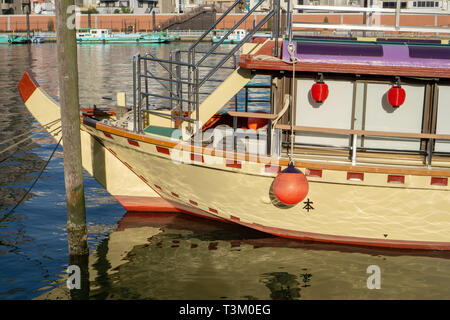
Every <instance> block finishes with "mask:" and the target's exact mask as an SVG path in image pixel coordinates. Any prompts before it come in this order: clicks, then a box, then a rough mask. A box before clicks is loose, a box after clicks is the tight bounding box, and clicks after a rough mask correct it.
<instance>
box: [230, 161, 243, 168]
mask: <svg viewBox="0 0 450 320" xmlns="http://www.w3.org/2000/svg"><path fill="white" fill-rule="evenodd" d="M226 165H227V167H230V168H237V169H241V168H242V164H241V163H240V162H239V161H237V160H227V164H226Z"/></svg>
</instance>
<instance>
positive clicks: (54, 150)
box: [0, 137, 62, 222]
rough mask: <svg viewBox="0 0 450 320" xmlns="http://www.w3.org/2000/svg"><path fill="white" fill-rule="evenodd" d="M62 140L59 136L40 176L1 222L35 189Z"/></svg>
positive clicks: (0, 219)
mask: <svg viewBox="0 0 450 320" xmlns="http://www.w3.org/2000/svg"><path fill="white" fill-rule="evenodd" d="M61 140H62V137H61V138H59V141H58V143H57V144H56V146H55V148H54V149H53V151H52V154H51V155H50V157H49V158H48V160H47V161H46V162H45V164H44V166H43V167H42V169H41V171H40V172H39V174H38V176H37V177H36V179H34V181H33V183H32V184H31V186H30V187H29V188H28V190H27V191H26V192H25V194H24V195H23V196H22V198H21V199H20V200H19V201H18V202H17V203H16V205H15V206H14V207H13V208H12V209H11V210H9V212H8V213H6V214H5V215H3V216H2V217H0V222H3V221H4V220H5V219H6V218H8V216H10V215H11V213H13V211H14V210H15V209H16V208H17V207H18V206H19V205H20V204H21V203H22V201H23V200H24V199H25V198H26V196H27V195H28V194H29V193H30V191H31V189H33V187H34V185H35V184H36V182H37V181H38V180H39V178H40V177H41V175H42V173H43V172H44V171H45V169H46V168H47V166H48V164H49V162H50V160H51V159H52V158H53V155H54V154H55V152H56V149H57V148H58V146H59V145H60V143H61Z"/></svg>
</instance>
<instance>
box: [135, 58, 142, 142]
mask: <svg viewBox="0 0 450 320" xmlns="http://www.w3.org/2000/svg"><path fill="white" fill-rule="evenodd" d="M137 81H138V83H137V92H138V101H137V102H138V104H137V108H136V118H137V132H138V133H141V129H142V123H141V122H142V121H141V120H142V119H141V106H142V88H141V55H138V60H137Z"/></svg>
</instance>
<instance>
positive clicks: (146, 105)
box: [144, 59, 149, 110]
mask: <svg viewBox="0 0 450 320" xmlns="http://www.w3.org/2000/svg"><path fill="white" fill-rule="evenodd" d="M147 67H148V65H147V59H145V60H144V75H145V77H144V83H145V93H148V77H147V70H148V69H147ZM148 107H149V104H148V95H146V96H145V109H146V110H148Z"/></svg>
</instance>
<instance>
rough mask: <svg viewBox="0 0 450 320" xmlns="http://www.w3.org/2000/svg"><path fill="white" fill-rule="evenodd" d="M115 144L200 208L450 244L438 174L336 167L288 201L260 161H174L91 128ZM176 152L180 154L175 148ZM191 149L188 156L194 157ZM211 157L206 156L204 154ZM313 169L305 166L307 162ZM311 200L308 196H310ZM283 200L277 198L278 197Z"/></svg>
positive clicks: (148, 175)
mask: <svg viewBox="0 0 450 320" xmlns="http://www.w3.org/2000/svg"><path fill="white" fill-rule="evenodd" d="M84 129H85V130H88V131H89V132H90V133H91V134H93V135H97V136H98V138H100V139H102V140H103V143H104V144H105V146H106V147H107V148H108V149H111V150H114V152H115V153H116V154H117V157H118V158H120V159H121V160H122V161H124V162H126V163H128V164H129V165H130V166H132V169H133V171H135V172H136V173H137V174H138V175H141V176H143V177H144V178H145V179H146V180H148V183H149V185H150V186H152V187H153V188H154V189H155V190H158V193H159V194H160V195H161V196H162V197H164V198H166V199H168V200H171V201H173V202H175V203H178V204H179V205H180V207H184V208H190V209H189V210H190V211H192V212H202V211H203V212H207V213H210V214H213V215H215V216H217V217H220V218H223V219H226V220H229V221H233V222H236V223H240V224H243V225H246V226H249V227H251V228H255V229H258V230H261V231H265V232H269V233H273V234H277V235H280V236H284V237H291V238H302V239H311V240H319V241H327V242H342V243H355V244H367V245H375V246H387V247H405V248H424V249H430V248H433V249H449V248H450V232H449V230H450V214H449V209H448V208H449V207H450V197H449V193H448V191H449V189H448V187H435V186H429V185H428V186H427V183H428V180H429V179H430V177H425V176H406V183H405V184H404V185H401V186H395V185H392V186H390V185H388V184H387V183H386V182H385V180H386V176H387V175H386V174H382V173H371V174H366V176H365V178H364V182H360V181H349V180H347V179H346V172H345V171H333V170H329V171H326V172H324V176H323V177H322V178H320V179H319V178H310V179H309V184H310V191H309V194H308V196H307V198H308V199H309V201H310V205H311V206H312V207H313V209H310V210H309V211H308V210H307V209H306V205H305V203H300V204H298V205H297V206H294V207H291V208H286V207H284V208H283V207H280V206H279V205H277V204H276V201H273V199H274V196H273V195H272V194H271V191H270V190H271V184H272V182H273V179H274V177H275V174H273V173H266V172H265V165H264V164H263V163H257V162H244V161H242V163H241V168H231V167H227V166H226V163H225V161H223V162H222V163H219V164H217V163H216V164H207V163H208V161H210V160H212V159H211V158H216V159H215V160H219V158H218V157H212V156H207V155H203V158H202V157H201V156H199V158H198V161H194V162H192V163H189V164H186V163H179V162H176V161H173V159H172V158H171V156H170V155H168V154H167V150H169V149H165V150H163V152H161V150H159V151H158V149H157V148H156V146H155V145H153V144H150V143H143V142H139V146H133V145H131V144H130V143H129V142H128V141H127V140H128V139H127V138H124V137H120V136H114V139H113V140H111V139H104V138H102V137H101V131H98V130H97V129H94V128H91V127H89V128H88V127H85V128H84ZM169 152H170V153H171V154H172V156H173V155H174V154H175V150H174V149H171V150H169ZM192 158H193V156H191V157H190V153H189V154H188V155H187V156H186V157H185V159H187V160H188V161H189V160H190V159H192ZM200 159H203V162H202V161H201V160H200ZM303 169H305V168H303ZM305 201H307V199H305ZM274 203H275V204H274Z"/></svg>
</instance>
